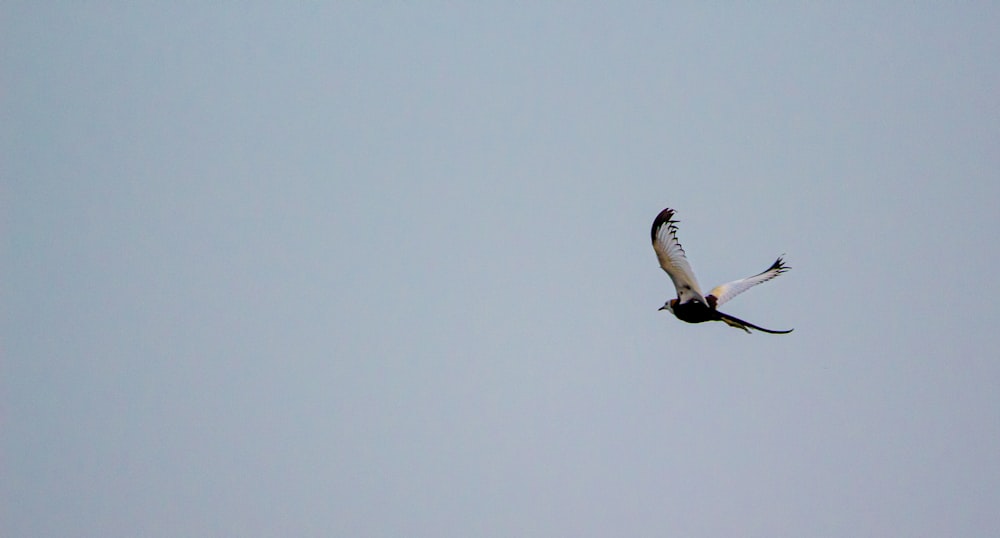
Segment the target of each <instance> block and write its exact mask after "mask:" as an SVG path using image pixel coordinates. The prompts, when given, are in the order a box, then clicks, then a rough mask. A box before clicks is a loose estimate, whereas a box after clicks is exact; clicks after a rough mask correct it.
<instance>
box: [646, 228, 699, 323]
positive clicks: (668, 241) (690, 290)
mask: <svg viewBox="0 0 1000 538" xmlns="http://www.w3.org/2000/svg"><path fill="white" fill-rule="evenodd" d="M673 216H674V210H673V209H670V208H667V209H664V210H663V211H660V214H659V215H657V216H656V218H655V219H654V220H653V228H652V230H650V235H651V236H652V239H653V250H654V251H656V258H657V259H658V260H660V267H662V268H663V270H664V271H666V272H667V274H668V275H670V280H673V281H674V287H675V288H677V298H678V299H680V302H681V303H687V302H690V301H698V302H700V303H702V304H706V305H707V304H708V302H707V301H706V300H705V297H703V296H702V294H701V287H700V286H699V285H698V280H697V279H696V278H695V277H694V271H692V270H691V264H689V263H688V261H687V258H686V257H684V249H683V248H682V247H681V244H680V242H679V241H677V221H675V220H673Z"/></svg>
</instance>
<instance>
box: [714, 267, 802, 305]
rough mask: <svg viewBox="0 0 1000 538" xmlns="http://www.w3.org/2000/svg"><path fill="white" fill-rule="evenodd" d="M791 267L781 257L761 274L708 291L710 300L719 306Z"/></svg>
mask: <svg viewBox="0 0 1000 538" xmlns="http://www.w3.org/2000/svg"><path fill="white" fill-rule="evenodd" d="M789 269H791V267H788V266H786V265H785V262H784V260H782V259H781V258H780V257H779V258H778V259H777V260H776V261H775V262H774V263H773V264H771V266H770V267H768V268H767V269H765V270H764V271H763V272H761V273H759V274H756V275H754V276H751V277H747V278H743V279H740V280H734V281H732V282H727V283H725V284H722V285H721V286H716V287H715V288H713V289H712V291H710V292H708V301H709V303H710V304H711V306H713V307H718V306H719V305H721V304H723V303H725V302H727V301H729V300H731V299H732V298H733V297H736V296H737V295H739V294H741V293H743V292H745V291H747V290H748V289H750V288H752V287H754V286H756V285H757V284H763V283H764V282H767V281H768V280H771V279H772V278H774V277H776V276H778V275H780V274H781V273H784V272H785V271H787V270H789Z"/></svg>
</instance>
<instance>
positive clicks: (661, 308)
mask: <svg viewBox="0 0 1000 538" xmlns="http://www.w3.org/2000/svg"><path fill="white" fill-rule="evenodd" d="M666 309H667V305H663V306H661V307H660V308H657V310H666Z"/></svg>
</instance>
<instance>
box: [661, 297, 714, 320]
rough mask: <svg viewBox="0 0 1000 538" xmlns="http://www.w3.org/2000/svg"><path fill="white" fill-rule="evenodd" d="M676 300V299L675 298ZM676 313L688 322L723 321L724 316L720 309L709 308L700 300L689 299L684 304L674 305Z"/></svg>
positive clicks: (679, 317)
mask: <svg viewBox="0 0 1000 538" xmlns="http://www.w3.org/2000/svg"><path fill="white" fill-rule="evenodd" d="M674 300H675V301H676V299H674ZM673 310H674V315H675V316H677V319H679V320H681V321H686V322H688V323H704V322H706V321H721V320H722V316H720V315H719V312H718V310H714V309H711V308H709V307H708V306H706V305H704V304H703V303H700V302H698V301H688V302H686V303H684V304H675V305H674V306H673Z"/></svg>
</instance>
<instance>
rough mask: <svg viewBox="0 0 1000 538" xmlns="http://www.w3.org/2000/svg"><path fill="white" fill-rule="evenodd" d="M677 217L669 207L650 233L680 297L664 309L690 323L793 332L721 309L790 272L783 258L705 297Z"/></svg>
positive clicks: (661, 261) (715, 289)
mask: <svg viewBox="0 0 1000 538" xmlns="http://www.w3.org/2000/svg"><path fill="white" fill-rule="evenodd" d="M673 217H674V210H673V209H670V208H667V209H664V210H663V211H660V214H659V215H657V216H656V219H654V220H653V229H652V230H651V231H650V235H651V236H652V238H653V250H655V251H656V257H657V259H659V260H660V267H662V268H663V270H664V271H666V272H667V274H668V275H670V280H673V281H674V287H675V288H677V298H676V299H670V300H669V301H667V302H666V303H665V304H664V305H663V306H662V307H660V310H667V311H669V312H671V313H672V314H673V315H675V316H677V319H679V320H681V321H686V322H688V323H702V322H705V321H722V322H725V323H726V324H727V325H729V326H731V327H736V328H738V329H743V330H744V331H746V332H750V329H756V330H758V331H763V332H766V333H771V334H788V333H790V332H792V330H793V329H788V330H787V331H773V330H771V329H765V328H763V327H758V326H756V325H754V324H752V323H747V322H745V321H743V320H741V319H739V318H735V317H733V316H730V315H729V314H725V313H723V312H719V310H718V308H719V306H720V305H722V304H723V303H725V302H727V301H729V300H731V299H732V298H733V297H736V296H737V295H739V294H741V293H743V292H744V291H747V290H748V289H750V288H752V287H754V286H756V285H757V284H761V283H763V282H767V281H768V280H771V279H772V278H774V277H776V276H778V275H780V274H781V273H784V272H785V271H787V270H789V269H790V267H788V266H786V265H785V262H784V261H783V260H782V259H781V257H779V258H778V259H777V261H775V262H774V263H773V264H771V266H770V267H768V268H767V269H765V270H764V271H763V272H762V273H760V274H756V275H754V276H751V277H747V278H744V279H741V280H734V281H733V282H728V283H726V284H722V285H721V286H716V287H715V288H714V289H712V291H710V292H708V295H702V293H701V287H700V286H698V279H696V278H695V276H694V271H692V270H691V264H689V263H688V261H687V258H686V257H685V256H684V249H683V248H682V247H681V244H680V242H679V241H677V221H675V220H673Z"/></svg>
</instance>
